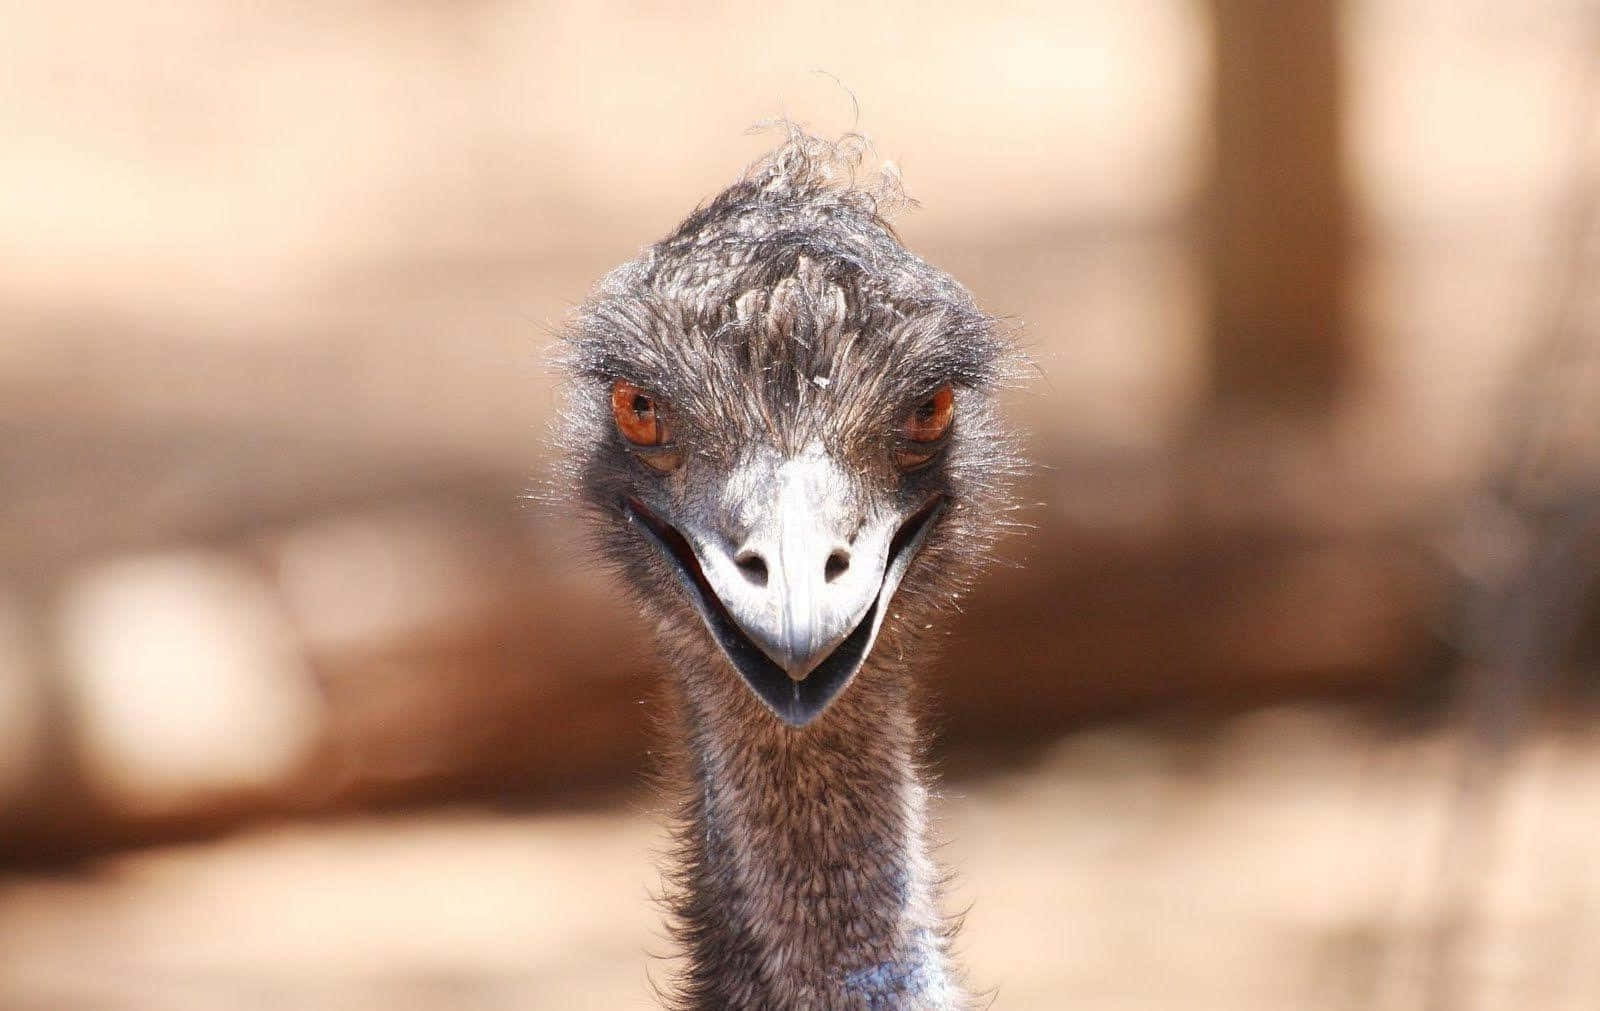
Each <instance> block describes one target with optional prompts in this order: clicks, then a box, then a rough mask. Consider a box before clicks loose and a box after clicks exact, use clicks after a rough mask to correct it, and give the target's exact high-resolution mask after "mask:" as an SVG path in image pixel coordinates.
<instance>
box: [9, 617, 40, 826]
mask: <svg viewBox="0 0 1600 1011" xmlns="http://www.w3.org/2000/svg"><path fill="white" fill-rule="evenodd" d="M29 638H30V637H29V635H28V629H27V624H26V620H25V617H24V615H23V613H22V608H21V606H20V605H19V604H18V603H17V601H16V599H15V598H14V597H13V596H12V595H11V594H10V593H8V592H7V591H6V590H5V589H4V588H3V587H0V814H4V813H5V812H7V811H9V810H10V809H11V807H12V805H13V804H14V803H15V802H16V800H17V798H18V796H19V795H20V794H21V793H22V792H23V791H24V790H26V789H27V787H28V784H29V782H30V780H31V778H32V774H33V772H34V769H35V767H36V765H37V763H38V760H39V749H40V747H41V745H42V743H43V736H44V734H43V730H44V727H43V721H44V711H43V710H44V700H43V698H42V697H41V695H40V683H39V668H38V663H37V656H36V655H35V654H34V651H33V649H32V643H31V642H30V641H29Z"/></svg>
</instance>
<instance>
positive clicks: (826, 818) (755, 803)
mask: <svg viewBox="0 0 1600 1011" xmlns="http://www.w3.org/2000/svg"><path fill="white" fill-rule="evenodd" d="M717 682H718V683H717V684H716V687H715V688H714V689H712V690H710V691H703V690H696V689H695V688H694V687H690V690H689V691H688V692H686V702H687V704H686V706H685V709H686V716H687V720H688V724H689V726H688V730H689V740H690V756H689V758H690V768H691V772H692V774H693V777H694V793H693V795H692V796H691V797H690V799H689V805H688V811H687V812H686V814H687V822H688V824H687V830H686V834H685V837H684V840H683V843H684V850H685V852H684V854H683V856H684V857H685V862H684V866H683V879H682V884H683V886H684V894H683V895H682V897H681V901H680V903H679V905H680V908H679V909H678V913H679V917H680V921H681V923H682V926H683V929H684V937H685V939H686V941H687V944H688V948H689V954H690V959H691V965H690V970H689V974H688V986H687V988H686V993H685V997H686V999H687V1001H688V1003H689V1005H690V1006H692V1007H696V1008H702V1007H703V1008H711V1007H715V1008H817V1009H821V1008H854V1007H863V1008H865V1007H872V1008H948V1007H956V1006H958V1004H959V1003H960V1001H959V999H958V997H957V987H956V984H955V982H954V980H953V978H952V974H951V972H950V970H949V969H948V967H947V965H946V952H945V949H946V937H945V927H944V924H943V922H942V919H941V917H940V914H939V912H938V897H937V895H936V884H937V882H936V877H937V876H936V874H935V872H934V869H933V865H932V862H931V860H930V859H929V857H928V855H927V852H926V842H925V815H926V803H927V790H926V788H925V787H924V786H923V784H922V782H921V779H920V776H919V774H918V770H917V767H916V746H917V745H916V742H917V737H916V731H915V725H914V721H913V719H912V717H911V713H910V711H909V706H908V703H907V699H906V695H907V692H906V687H905V682H906V679H905V678H904V677H903V676H895V675H891V674H889V673H887V672H883V671H876V672H872V671H864V672H862V675H861V676H860V677H858V679H857V683H856V684H854V685H852V686H851V687H850V688H849V689H847V690H846V691H845V693H844V695H843V696H841V697H840V698H839V699H838V700H837V701H836V702H835V703H834V705H833V706H832V707H831V708H830V709H829V711H828V712H826V713H824V714H823V715H822V716H821V717H820V718H819V719H818V720H817V721H816V722H815V723H814V724H812V725H811V726H809V727H806V728H804V729H800V730H795V729H791V728H789V727H786V726H784V725H782V724H781V723H779V722H778V721H777V719H776V718H774V717H773V716H772V715H771V714H770V713H768V712H767V711H766V710H765V709H764V708H762V707H761V706H760V705H759V703H757V702H755V700H754V699H753V697H751V695H750V693H749V692H748V691H747V690H745V689H744V687H743V686H742V685H738V684H733V685H729V684H728V681H727V679H726V677H725V676H723V675H722V672H718V675H717ZM862 682H868V683H865V684H864V683H862ZM702 687H705V688H710V687H711V686H710V685H705V686H702ZM730 687H731V688H732V689H734V691H728V690H725V689H727V688H730ZM697 697H698V698H697Z"/></svg>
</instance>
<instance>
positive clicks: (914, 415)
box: [896, 386, 956, 468]
mask: <svg viewBox="0 0 1600 1011" xmlns="http://www.w3.org/2000/svg"><path fill="white" fill-rule="evenodd" d="M955 413H956V393H955V390H953V389H951V388H950V387H948V386H943V387H940V388H939V390H938V391H937V392H936V393H934V395H933V396H931V397H929V398H928V399H927V400H924V401H923V402H922V403H920V404H918V405H917V409H916V410H914V411H912V412H911V414H910V415H909V416H908V417H907V418H906V420H905V421H904V422H902V423H901V425H900V438H901V440H902V442H901V446H900V449H899V451H898V452H897V453H896V458H897V459H898V460H899V462H900V466H902V467H906V468H910V467H917V466H920V465H921V464H924V463H927V462H928V461H929V460H931V459H933V455H934V453H936V452H938V447H937V446H935V445H932V444H933V443H937V442H939V441H940V440H941V439H943V438H944V437H945V434H946V433H948V432H949V431H950V421H951V419H953V418H954V417H955Z"/></svg>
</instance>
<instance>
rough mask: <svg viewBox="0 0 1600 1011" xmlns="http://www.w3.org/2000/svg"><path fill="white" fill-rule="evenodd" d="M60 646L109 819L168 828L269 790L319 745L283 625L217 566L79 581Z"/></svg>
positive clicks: (130, 562)
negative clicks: (161, 823) (130, 816)
mask: <svg viewBox="0 0 1600 1011" xmlns="http://www.w3.org/2000/svg"><path fill="white" fill-rule="evenodd" d="M58 632H59V635H60V638H61V650H62V655H63V657H64V659H65V673H66V677H67V684H68V688H69V691H70V694H71V698H72V704H73V706H74V709H75V712H74V714H73V717H74V720H75V726H76V727H77V729H78V732H79V734H80V735H81V736H80V738H79V740H78V741H77V747H78V749H79V753H80V756H81V761H82V764H83V768H84V771H85V774H86V776H87V778H88V780H89V782H90V785H91V787H92V788H93V789H95V790H96V791H97V792H99V793H100V794H102V795H103V797H104V799H105V800H106V801H107V802H108V803H110V804H111V805H113V806H114V807H116V808H118V809H121V810H124V811H127V812H130V813H136V814H141V815H157V814H176V813H181V812H184V811H187V810H192V809H195V808H198V807H200V806H201V805H204V804H206V803H207V802H211V801H215V800H216V799H218V798H226V797H236V796H240V795H249V794H253V793H256V792H258V791H264V790H270V789H271V788H273V787H274V786H277V785H280V784H282V783H283V782H284V781H285V780H286V778H287V777H289V776H290V775H291V774H292V773H293V772H295V771H296V769H297V767H299V766H300V763H302V762H303V761H304V760H305V758H306V757H307V754H308V752H309V751H310V749H311V748H312V746H313V745H314V744H315V743H316V741H317V739H318V735H319V732H320V729H321V725H322V722H323V712H322V706H321V702H320V699H319V696H318V694H317V691H316V688H315V685H314V683H313V680H312V674H311V671H310V670H309V669H308V667H307V666H306V664H305V662H304V661H303V660H302V658H301V657H300V655H299V653H298V650H297V648H296V643H295V640H294V637H293V635H292V632H291V628H290V625H289V623H288V621H287V620H286V618H285V616H284V614H283V613H282V611H281V609H280V607H279V605H278V603H277V601H276V600H275V599H274V598H273V596H272V595H271V593H270V592H269V591H268V589H267V587H266V585H265V584H264V582H263V581H262V580H261V579H260V578H258V577H257V576H256V575H255V573H253V572H252V571H251V570H250V569H248V568H247V567H245V566H244V565H242V564H240V563H238V562H236V561H234V560H232V559H230V558H228V557H226V556H224V555H220V554H213V553H205V552H185V553H174V554H166V555H152V556H147V557H141V558H131V559H126V560H121V561H116V562H112V563H109V564H105V565H102V566H100V567H98V568H95V569H92V570H90V571H88V572H85V573H83V574H82V575H81V576H79V577H78V578H77V579H76V580H75V581H73V582H72V583H71V584H70V585H69V586H68V587H67V589H66V591H65V593H64V594H63V596H62V599H61V602H60V611H59V614H58Z"/></svg>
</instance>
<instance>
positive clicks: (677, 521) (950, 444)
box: [562, 136, 1014, 727]
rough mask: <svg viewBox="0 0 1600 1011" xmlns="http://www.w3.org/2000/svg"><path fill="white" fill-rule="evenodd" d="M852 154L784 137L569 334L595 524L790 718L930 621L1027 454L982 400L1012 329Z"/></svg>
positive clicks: (996, 520)
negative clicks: (887, 214) (899, 228)
mask: <svg viewBox="0 0 1600 1011" xmlns="http://www.w3.org/2000/svg"><path fill="white" fill-rule="evenodd" d="M841 168H843V169H849V168H853V161H852V160H851V159H850V158H848V157H847V156H844V155H841V154H840V152H839V150H838V149H836V148H834V147H833V146H831V145H827V144H824V143H823V142H821V141H817V140H814V139H812V138H809V137H804V136H797V137H795V138H793V139H791V141H790V143H788V144H787V145H785V146H784V147H782V148H780V149H779V150H778V151H777V152H775V153H774V154H773V155H771V156H769V157H768V158H767V159H766V160H765V161H763V162H761V163H760V164H758V165H757V166H756V167H755V168H753V169H752V170H751V171H750V172H749V173H747V175H746V177H745V179H744V180H743V181H741V182H739V183H737V184H736V185H734V186H732V187H731V188H729V189H728V190H726V191H724V192H723V193H722V194H721V195H719V196H718V197H716V198H715V199H714V200H712V201H711V202H710V203H709V204H706V205H704V206H703V207H702V208H701V209H700V210H698V211H696V212H695V213H694V214H693V215H691V216H690V217H689V218H688V219H687V220H686V221H684V222H683V224H682V225H680V226H679V227H678V229H677V230H676V231H674V232H673V233H672V234H671V235H670V236H668V237H667V238H666V239H664V240H663V241H661V242H659V243H657V244H656V245H654V246H651V247H650V248H648V249H647V250H646V251H645V252H644V253H643V254H642V255H641V256H640V257H639V258H638V259H637V260H634V261H632V262H630V263H627V264H624V265H623V266H621V267H619V268H617V269H616V270H615V271H613V272H612V273H611V274H610V275H608V276H607V277H606V278H605V279H604V280H603V281H602V282H601V283H600V284H599V286H598V287H597V289H596V291H595V292H594V294H593V295H592V296H591V297H590V299H589V300H588V301H587V302H586V303H585V304H584V306H583V307H582V308H581V309H580V310H579V312H578V313H577V316H576V318H575V320H574V322H573V324H572V326H571V328H570V329H569V331H568V333H567V335H566V364H567V367H568V370H569V373H570V376H569V378H570V396H569V401H568V405H567V411H566V415H565V419H564V423H563V425H564V427H563V438H562V442H563V446H564V449H565V451H566V455H567V464H568V471H567V475H566V476H567V477H568V478H569V482H568V483H569V484H571V485H574V486H575V487H576V488H577V490H578V491H580V492H581V494H582V495H583V497H584V498H585V499H586V500H587V502H588V504H589V505H591V506H592V507H593V509H592V512H593V513H594V514H595V516H596V517H597V518H598V523H599V530H600V533H601V546H602V550H603V551H604V552H605V554H606V555H607V556H608V557H609V558H610V559H611V560H612V561H613V562H614V563H616V564H617V565H618V566H619V568H620V569H621V570H622V573H623V575H624V578H625V579H626V580H627V582H628V583H629V584H630V586H631V587H632V588H633V589H634V590H635V591H636V593H637V596H638V598H639V600H640V601H641V603H642V604H643V606H644V607H645V608H646V610H647V611H648V612H649V613H652V614H654V615H655V616H656V617H657V618H658V620H659V621H660V623H661V624H662V625H663V626H664V627H665V628H667V629H668V630H671V631H674V632H676V633H677V635H676V641H677V643H678V644H679V645H680V651H681V649H682V648H683V647H684V644H685V643H687V648H689V649H691V650H692V649H694V647H696V646H698V647H702V648H701V649H699V650H698V651H697V653H698V654H699V655H701V656H703V657H704V658H705V659H706V660H708V661H709V662H711V663H713V664H720V663H722V662H723V661H725V663H726V667H727V668H728V669H729V671H730V676H731V675H732V674H736V675H737V676H738V677H740V678H742V679H743V681H744V683H745V684H746V685H747V686H748V688H749V690H750V691H751V692H753V693H754V694H755V695H756V697H758V698H759V699H760V700H761V701H762V702H763V703H765V704H766V706H767V707H768V708H769V709H770V710H771V711H772V713H774V714H775V715H776V716H777V717H778V718H779V719H781V720H782V721H784V722H785V723H787V724H789V725H790V726H794V727H802V726H805V725H806V724H808V723H810V722H812V721H813V720H815V719H817V718H818V717H819V716H820V715H821V714H822V713H823V712H824V711H825V710H826V709H827V708H828V706H829V704H830V703H831V702H832V701H833V700H834V699H835V698H837V697H838V696H839V694H840V693H841V692H842V691H844V690H845V688H846V687H847V686H848V685H849V684H850V683H851V681H852V679H853V678H855V677H856V675H857V673H858V672H860V671H861V670H862V669H863V666H864V665H865V666H868V667H869V670H870V660H871V658H872V657H873V655H874V648H875V647H877V648H878V649H879V650H883V649H884V648H885V647H886V646H888V645H889V644H890V643H891V642H893V643H894V647H895V654H896V655H897V656H898V655H902V654H903V653H904V649H905V645H906V643H907V642H908V640H909V639H910V638H911V637H913V636H914V635H915V634H916V633H917V632H919V631H920V630H924V629H927V628H931V627H932V625H931V623H930V621H931V619H932V617H933V616H934V614H935V612H936V611H938V610H939V609H940V608H941V607H942V606H948V605H949V604H950V603H951V602H952V601H953V600H954V598H955V596H956V594H957V593H958V592H959V591H960V590H961V589H962V588H963V587H964V585H965V583H966V581H967V578H968V577H969V576H970V574H971V573H972V571H973V570H974V569H975V567H976V566H975V563H977V562H979V561H981V560H982V559H983V558H985V557H986V556H987V554H988V552H989V549H990V547H991V545H992V541H993V534H994V533H995V531H996V530H997V529H998V528H999V526H1000V525H1001V514H1002V513H1003V512H1004V510H1005V509H1006V505H1005V493H1004V484H1005V482H1004V481H1003V478H1004V477H1006V476H1007V475H1008V474H1009V473H1010V472H1011V471H1012V470H1013V469H1014V465H1013V459H1014V458H1013V455H1012V453H1011V450H1010V442H1009V439H1008V438H1007V437H1006V435H1005V434H1004V433H1003V432H1002V430H1001V429H1000V427H999V424H998V421H997V419H996V416H995V414H994V411H993V409H992V406H991V404H990V401H989V394H990V392H991V390H992V389H993V388H994V386H995V384H996V382H997V381H998V380H1000V379H1002V378H1003V377H1004V375H1005V373H1006V371H1007V368H1006V366H1007V363H1008V361H1009V352H1008V346H1007V343H1006V341H1005V340H1004V339H1003V338H1002V336H1001V335H1000V333H999V332H998V330H997V328H996V326H995V325H994V323H993V321H992V320H990V319H989V318H988V317H987V316H985V315H984V314H983V313H981V312H980V311H979V310H978V308H977V307H976V305H975V304H974V302H973V300H972V298H971V297H970V296H969V295H968V293H967V292H966V291H965V289H963V288H962V287H961V286H960V285H959V284H957V283H956V282H955V281H954V280H953V279H952V278H951V277H950V276H949V275H947V274H945V273H943V272H942V271H939V270H937V269H935V268H934V267H931V266H929V265H928V264H927V263H925V262H923V261H922V260H921V259H919V258H918V257H916V256H914V255H912V254H911V253H910V252H908V251H907V250H906V249H905V248H904V247H903V246H902V245H901V244H900V242H899V240H898V238H897V237H896V235H895V234H894V232H893V231H892V229H891V228H890V227H889V225H888V224H887V223H886V222H885V221H884V220H883V219H882V217H881V216H880V213H879V211H880V207H881V201H882V199H883V197H882V194H876V195H875V194H872V193H869V192H867V191H864V190H861V189H857V188H854V187H853V186H852V185H849V184H840V183H837V182H835V181H834V180H835V178H836V177H837V176H838V175H839V174H840V170H841ZM684 629H688V630H689V631H688V635H689V638H688V639H687V640H686V639H685V638H684V636H683V633H682V630H684ZM880 640H881V641H880ZM708 646H709V647H712V648H703V647H708Z"/></svg>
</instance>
